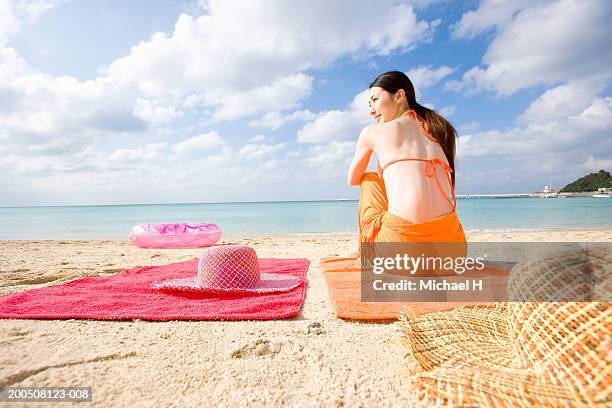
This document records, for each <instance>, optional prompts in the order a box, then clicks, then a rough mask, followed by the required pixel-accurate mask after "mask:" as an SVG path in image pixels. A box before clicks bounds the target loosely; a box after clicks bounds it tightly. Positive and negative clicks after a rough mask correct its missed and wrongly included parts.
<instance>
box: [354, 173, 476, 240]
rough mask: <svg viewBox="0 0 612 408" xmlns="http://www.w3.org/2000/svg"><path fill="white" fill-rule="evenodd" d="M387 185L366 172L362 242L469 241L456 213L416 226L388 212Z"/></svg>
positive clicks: (361, 212) (361, 201)
mask: <svg viewBox="0 0 612 408" xmlns="http://www.w3.org/2000/svg"><path fill="white" fill-rule="evenodd" d="M387 209H388V201H387V194H386V192H385V183H384V180H383V178H382V177H381V176H379V175H378V174H376V173H366V174H365V175H364V177H363V179H362V182H361V194H360V196H359V209H358V217H359V218H358V219H359V242H360V243H361V242H466V240H465V233H464V232H463V227H462V226H461V223H460V222H459V218H458V217H457V212H456V211H455V210H454V209H453V211H452V212H451V213H449V214H447V215H443V216H441V217H439V218H434V219H432V220H427V221H424V222H419V223H413V222H410V221H408V220H405V219H403V218H400V217H398V216H397V215H394V214H391V213H390V212H388V211H387Z"/></svg>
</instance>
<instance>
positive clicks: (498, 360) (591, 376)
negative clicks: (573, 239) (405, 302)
mask: <svg viewBox="0 0 612 408" xmlns="http://www.w3.org/2000/svg"><path fill="white" fill-rule="evenodd" d="M585 253H586V254H587V257H588V259H589V262H588V265H587V264H585V263H584V257H576V256H575V254H568V256H567V257H562V258H556V259H555V261H554V263H553V264H551V262H552V261H551V259H550V258H546V259H543V260H542V261H541V262H540V264H539V265H533V264H532V265H531V268H532V269H531V272H533V270H534V269H533V268H534V267H536V270H537V271H539V272H540V273H541V274H542V275H541V276H540V277H541V278H543V280H540V279H534V276H535V275H533V274H532V275H530V279H529V281H530V282H532V283H533V284H538V285H541V282H542V281H546V276H545V274H547V273H555V274H558V273H559V269H558V267H559V265H565V267H566V268H574V269H575V268H577V267H584V268H585V270H586V271H590V273H591V275H592V277H593V282H594V283H595V285H593V286H591V290H592V291H595V292H599V291H602V290H604V291H605V290H607V289H609V288H610V284H609V281H610V279H611V276H610V273H609V272H610V265H611V263H610V261H611V260H612V259H611V258H610V251H609V249H607V248H604V249H603V250H601V251H587V252H585ZM572 262H573V263H572ZM538 266H539V269H537V267H538ZM551 266H554V267H551ZM517 267H518V269H519V270H520V269H521V268H523V267H524V265H523V266H520V264H519V265H517ZM515 268H516V267H515ZM513 272H514V270H513ZM606 275H607V276H606ZM550 278H551V279H552V277H550ZM606 288H607V289H606ZM515 289H516V290H518V287H516V286H515ZM537 289H538V288H537V287H532V288H525V290H537ZM594 295H595V297H593V298H595V299H605V297H606V296H607V295H609V292H608V293H606V294H604V293H594ZM603 295H605V296H603ZM610 305H611V304H610V303H609V302H607V301H606V302H511V303H498V304H497V305H496V306H495V307H492V308H491V307H489V308H486V307H460V308H457V309H454V310H452V311H448V312H437V313H431V314H428V315H423V316H416V315H415V314H413V313H412V312H411V311H410V310H409V309H407V308H405V309H404V310H403V311H402V313H401V314H400V322H399V323H398V325H399V329H400V332H401V334H402V342H403V344H404V345H405V346H407V347H408V348H409V349H410V350H411V351H412V354H413V356H414V357H415V359H416V360H417V361H418V363H419V365H420V370H417V372H412V379H413V383H414V384H415V385H416V386H417V387H418V390H419V397H420V398H421V399H422V400H425V401H428V402H429V403H432V402H433V403H438V404H448V405H452V406H495V407H499V406H507V407H515V406H529V407H532V406H606V405H607V406H609V404H610V402H611V401H612V364H611V362H610V360H611V355H610V353H612V336H610V333H611V332H612V308H611V306H610Z"/></svg>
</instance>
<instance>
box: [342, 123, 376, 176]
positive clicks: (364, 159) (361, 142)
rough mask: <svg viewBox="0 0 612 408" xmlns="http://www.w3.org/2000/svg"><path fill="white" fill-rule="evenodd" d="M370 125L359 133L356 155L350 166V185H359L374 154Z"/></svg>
mask: <svg viewBox="0 0 612 408" xmlns="http://www.w3.org/2000/svg"><path fill="white" fill-rule="evenodd" d="M369 128H370V127H369V126H368V127H366V128H364V129H363V130H362V131H361V133H360V134H359V139H358V140H357V147H356V149H355V156H354V157H353V161H352V162H351V165H350V166H349V171H348V184H349V186H358V185H359V184H361V179H362V178H363V175H364V173H365V171H366V169H367V168H368V163H369V162H370V157H371V156H372V149H373V146H372V143H371V140H370V139H371V138H370V131H369Z"/></svg>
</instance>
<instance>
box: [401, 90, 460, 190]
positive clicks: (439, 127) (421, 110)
mask: <svg viewBox="0 0 612 408" xmlns="http://www.w3.org/2000/svg"><path fill="white" fill-rule="evenodd" d="M409 108H410V109H413V110H414V111H415V112H416V114H417V115H419V116H420V117H421V118H423V120H424V121H425V123H426V124H427V128H428V129H429V133H430V134H431V135H432V136H433V137H434V138H435V139H436V140H437V141H438V143H439V144H440V146H441V147H442V150H443V151H444V154H445V155H446V160H448V165H449V166H450V168H451V169H453V172H452V173H451V179H452V181H453V188H454V187H455V151H456V147H455V140H456V138H457V131H456V130H455V128H454V127H453V125H451V123H450V122H449V121H448V120H446V119H444V118H443V117H442V116H441V115H439V114H438V113H437V112H436V111H434V110H432V109H429V108H426V107H425V106H423V105H421V104H419V103H417V102H416V101H414V102H413V105H412V106H410V104H409Z"/></svg>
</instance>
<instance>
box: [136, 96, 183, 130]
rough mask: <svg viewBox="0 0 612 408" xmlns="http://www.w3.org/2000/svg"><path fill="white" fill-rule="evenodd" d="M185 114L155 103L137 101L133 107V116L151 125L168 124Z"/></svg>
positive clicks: (169, 106)
mask: <svg viewBox="0 0 612 408" xmlns="http://www.w3.org/2000/svg"><path fill="white" fill-rule="evenodd" d="M184 114H185V113H184V112H183V111H181V110H178V109H177V108H176V107H174V106H171V105H166V106H164V105H161V104H159V103H158V102H156V101H152V100H147V99H140V98H139V99H137V100H136V106H135V107H134V116H136V117H139V118H140V119H142V120H144V121H146V122H149V123H151V124H153V125H159V124H162V123H166V122H170V121H172V120H174V119H176V118H179V117H181V116H183V115H184Z"/></svg>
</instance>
